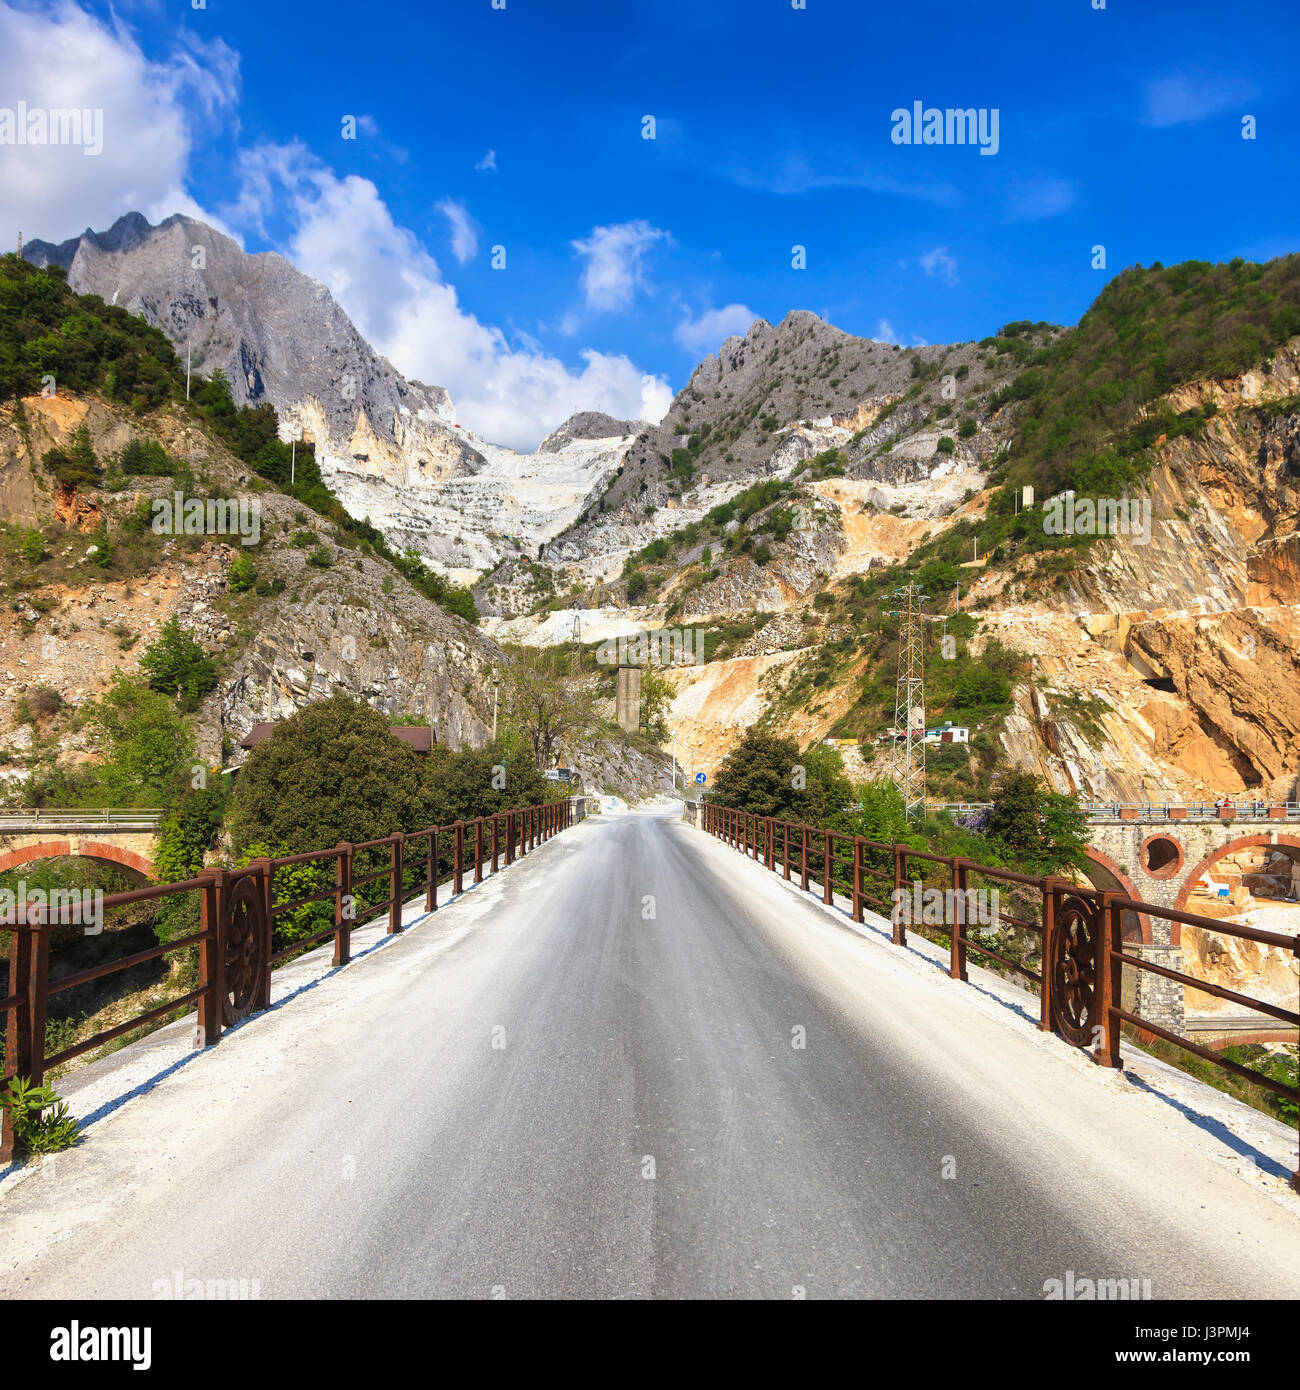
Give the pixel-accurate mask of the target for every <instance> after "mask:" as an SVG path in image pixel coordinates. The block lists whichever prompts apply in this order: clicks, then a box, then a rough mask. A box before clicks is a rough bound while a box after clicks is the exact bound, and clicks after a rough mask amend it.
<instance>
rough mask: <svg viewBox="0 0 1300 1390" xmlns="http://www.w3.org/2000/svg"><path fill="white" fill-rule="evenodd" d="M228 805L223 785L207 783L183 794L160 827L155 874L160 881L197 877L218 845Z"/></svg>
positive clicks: (155, 852)
mask: <svg viewBox="0 0 1300 1390" xmlns="http://www.w3.org/2000/svg"><path fill="white" fill-rule="evenodd" d="M225 807H226V789H225V787H224V786H222V785H218V786H215V787H204V788H200V789H198V790H195V791H192V792H191V793H189V794H188V795H186V796H183V797H182V798H181V800H180V801H178V802H177V803H176V804H175V805H174V806H173V807H172V808H171V810H170V811H169V812H168V814H167V816H166V817H165V818H164V820H163V822H162V824H161V825H160V826H159V827H158V847H157V849H156V850H155V851H154V857H153V863H154V871H155V873H154V876H155V877H156V878H157V880H158V882H159V883H179V882H181V881H183V880H184V879H187V878H193V877H194V876H195V875H196V874H197V873H198V872H199V871H200V870H201V869H202V868H203V860H204V856H205V855H206V854H207V852H208V850H210V849H212V848H214V847H215V845H216V840H217V835H218V833H219V832H220V830H221V818H222V815H223V814H224V812H225Z"/></svg>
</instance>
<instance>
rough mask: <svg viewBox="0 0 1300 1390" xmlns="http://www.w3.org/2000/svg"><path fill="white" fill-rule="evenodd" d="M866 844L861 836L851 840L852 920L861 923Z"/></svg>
mask: <svg viewBox="0 0 1300 1390" xmlns="http://www.w3.org/2000/svg"><path fill="white" fill-rule="evenodd" d="M866 853H867V842H866V839H865V838H864V837H863V836H862V835H858V836H855V837H854V840H853V920H854V921H855V922H860V921H862V870H863V868H864V867H865V865H866Z"/></svg>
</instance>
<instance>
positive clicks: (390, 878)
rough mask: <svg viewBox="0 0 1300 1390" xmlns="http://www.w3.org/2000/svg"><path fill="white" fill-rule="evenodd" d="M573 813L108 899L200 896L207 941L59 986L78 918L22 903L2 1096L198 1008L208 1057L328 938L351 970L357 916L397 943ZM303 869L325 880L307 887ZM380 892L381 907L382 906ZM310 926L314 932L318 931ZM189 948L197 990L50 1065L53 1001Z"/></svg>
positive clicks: (3, 1008) (481, 823)
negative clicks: (287, 926)
mask: <svg viewBox="0 0 1300 1390" xmlns="http://www.w3.org/2000/svg"><path fill="white" fill-rule="evenodd" d="M576 810H577V808H575V806H574V805H573V803H572V801H569V800H564V801H548V802H544V803H542V804H541V805H537V806H525V807H521V808H520V809H518V810H511V811H502V812H498V813H497V814H496V815H492V816H478V817H476V818H475V819H474V820H468V821H454V822H453V823H452V824H450V825H432V826H429V827H428V829H426V830H416V831H411V832H402V831H397V832H396V833H394V834H392V835H388V836H385V837H383V838H381V839H378V840H370V841H367V842H365V843H363V844H339V845H335V846H334V847H333V848H332V849H320V850H312V851H310V852H308V853H306V854H291V855H286V856H283V857H281V858H278V859H257V860H254V861H253V862H252V863H251V864H247V865H245V866H244V867H242V868H239V869H209V870H207V871H205V872H204V873H202V874H200V875H199V876H198V877H197V878H191V879H186V880H184V881H183V882H180V883H160V884H155V885H153V886H151V887H148V888H137V889H133V890H132V891H130V892H127V893H112V894H107V895H105V896H104V898H103V901H102V904H101V910H107V909H109V908H114V907H124V906H127V905H129V904H131V903H139V902H146V901H150V900H154V899H163V898H173V897H177V896H180V895H183V894H187V893H194V894H197V896H198V899H199V930H198V931H197V932H195V933H193V934H191V935H189V936H185V937H182V938H181V939H180V940H177V941H166V942H162V943H161V944H159V945H157V946H153V947H151V948H149V949H148V950H144V951H137V952H136V953H135V954H134V955H130V956H124V957H122V958H120V959H118V960H111V961H106V962H104V963H103V964H100V965H96V966H94V967H92V968H91V969H89V970H82V971H80V972H78V973H76V974H73V975H66V976H63V977H62V978H59V979H55V980H51V979H50V930H49V929H50V928H51V927H52V926H59V925H68V924H70V923H73V922H76V921H77V920H78V918H77V917H76V916H69V915H68V914H69V913H70V912H75V911H76V909H75V908H73V909H65V908H61V907H58V906H52V905H51V904H50V902H49V900H48V899H47V900H46V902H45V903H41V904H40V905H37V903H36V901H35V900H33V901H31V902H26V903H22V904H19V905H18V906H17V907H16V908H15V909H14V911H13V913H12V914H9V915H6V916H5V917H0V929H3V930H5V931H8V932H9V933H10V938H9V982H8V989H9V994H8V995H7V996H6V997H4V998H0V1013H2V1014H4V1015H5V1030H6V1031H5V1037H6V1048H5V1064H4V1072H3V1077H0V1082H2V1083H3V1084H2V1085H0V1089H4V1087H7V1085H8V1082H9V1080H10V1078H11V1077H14V1076H24V1077H30V1079H31V1081H32V1082H33V1084H35V1085H39V1084H40V1082H41V1081H42V1079H43V1078H44V1075H45V1072H46V1070H47V1068H49V1067H53V1066H57V1065H58V1064H59V1063H61V1062H67V1061H71V1060H72V1059H73V1058H74V1057H78V1056H80V1055H81V1054H82V1053H83V1052H89V1051H91V1050H93V1049H94V1048H96V1047H100V1046H102V1045H103V1044H104V1043H106V1042H110V1041H112V1040H113V1039H114V1038H117V1037H120V1036H121V1035H122V1034H123V1033H127V1032H129V1031H130V1030H132V1029H134V1028H139V1027H141V1026H142V1025H144V1024H148V1023H153V1022H159V1023H161V1022H164V1021H165V1020H166V1019H167V1017H168V1016H169V1015H171V1014H174V1013H176V1011H177V1010H179V1009H184V1008H186V1007H187V1006H189V1005H190V1004H197V1005H198V1027H199V1035H200V1039H201V1042H202V1045H203V1046H210V1045H212V1044H213V1043H215V1042H217V1040H218V1039H219V1038H220V1036H221V1030H222V1028H223V1027H224V1028H229V1027H230V1026H231V1025H232V1024H235V1023H238V1022H239V1021H240V1020H241V1019H243V1018H245V1017H247V1016H248V1015H249V1014H251V1013H255V1012H257V1011H258V1010H261V1009H265V1008H268V1007H269V1006H270V1002H271V969H272V967H273V966H275V965H277V964H279V963H280V962H281V961H284V960H286V959H288V957H290V956H294V955H297V954H298V953H299V952H300V951H302V950H303V949H304V948H306V947H308V946H314V945H316V944H317V943H319V942H322V941H324V940H325V939H326V938H329V937H332V938H333V941H334V957H333V964H334V965H335V966H341V965H346V964H347V963H348V961H349V960H350V959H351V934H352V930H353V927H354V925H355V923H356V920H357V917H358V912H359V911H360V912H362V913H365V914H367V915H369V914H376V915H378V914H381V913H386V914H387V917H388V927H387V930H388V933H389V934H390V935H392V934H395V933H397V932H400V931H401V930H402V929H403V928H402V906H403V903H405V902H406V901H407V899H408V898H410V897H413V896H415V895H416V894H417V893H418V892H419V891H420V890H421V889H423V890H424V895H425V903H424V905H425V911H426V912H436V911H437V910H438V889H439V886H440V884H441V883H443V882H445V880H444V879H443V877H442V875H443V874H444V873H445V872H449V873H450V884H451V890H452V894H453V895H455V894H458V893H460V892H461V891H462V890H463V888H464V883H465V875H466V874H467V873H470V872H472V873H473V875H474V882H475V883H481V882H482V880H483V878H484V871H485V868H487V866H489V865H490V866H491V867H490V872H491V873H494V874H495V873H497V872H498V871H499V867H505V866H507V865H509V864H512V863H513V862H514V860H515V859H516V858H518V857H520V856H522V855H524V854H527V853H528V852H529V851H530V850H532V849H534V848H536V847H537V846H538V845H540V844H541V843H542V842H543V841H544V840H548V839H550V838H551V836H553V835H556V834H558V833H559V832H560V831H562V830H565V829H567V828H568V827H569V826H571V825H573V824H574V823H575V819H574V818H575V814H576ZM302 866H310V867H311V869H312V870H319V871H320V872H310V873H308V874H307V875H305V876H302V875H301V867H302ZM376 866H378V867H376ZM291 868H295V869H299V870H300V875H299V877H297V878H296V879H295V880H294V887H293V889H292V890H290V889H288V888H285V887H283V886H281V887H280V888H277V884H276V874H277V872H278V871H281V870H287V869H291ZM331 880H332V881H331ZM283 883H284V880H283V879H282V880H281V885H283ZM322 884H323V885H324V886H323V887H320V885H322ZM370 885H375V886H374V887H373V888H371V886H370ZM304 886H305V887H308V888H313V887H319V891H316V892H309V893H305V894H303V895H302V896H300V897H294V896H290V893H291V892H301V890H302V888H303V887H304ZM358 890H367V891H362V892H361V893H358ZM377 893H382V894H383V896H382V897H376V896H375V894H377ZM316 903H319V904H321V905H322V906H321V908H320V909H319V910H320V913H321V916H323V917H324V916H328V917H332V919H333V920H332V921H330V922H329V923H328V925H326V926H324V927H322V928H320V929H319V930H316V931H312V932H310V933H309V934H307V935H301V936H300V935H297V933H296V932H294V933H293V934H291V935H288V939H287V940H284V941H283V945H282V946H281V949H279V950H276V949H275V947H276V944H277V942H276V925H277V922H276V919H277V918H283V917H284V916H285V914H287V913H291V912H294V911H295V910H296V909H299V908H302V907H305V906H307V905H309V904H316ZM326 904H328V905H329V906H328V907H327V906H326ZM331 909H332V910H331ZM363 920H365V919H364V918H363ZM308 925H309V926H310V925H313V923H311V922H310V921H309V922H308ZM282 939H283V937H282ZM190 947H195V948H198V966H199V970H198V986H197V988H195V989H192V990H190V991H188V992H187V993H185V994H182V995H180V996H179V997H177V998H175V999H170V1000H168V1001H167V1002H166V1003H164V1004H159V1005H157V1006H156V1007H154V1008H151V1009H147V1010H146V1011H145V1012H144V1013H141V1014H137V1015H135V1016H134V1017H132V1018H129V1019H127V1020H126V1021H125V1022H123V1023H119V1024H117V1025H116V1026H115V1027H112V1028H106V1029H103V1030H102V1031H100V1032H98V1033H96V1034H94V1035H93V1036H92V1037H89V1038H85V1039H83V1040H82V1041H81V1042H79V1043H76V1044H74V1045H73V1046H71V1047H66V1048H64V1049H63V1050H62V1051H60V1052H57V1053H55V1054H54V1055H53V1056H47V1055H46V1034H45V1020H46V1012H47V1008H48V1004H49V998H50V996H51V995H52V994H58V993H60V992H62V991H63V990H67V989H73V988H74V987H76V986H78V985H83V984H88V983H90V982H91V981H92V980H97V979H100V978H102V977H104V976H107V975H113V974H117V973H119V972H121V971H123V970H129V969H130V968H131V967H132V966H135V965H141V964H143V963H144V962H146V961H150V960H156V959H161V958H162V957H164V956H166V955H169V954H171V953H172V952H174V951H179V950H183V949H186V948H190ZM0 1110H3V1121H2V1123H0V1162H3V1161H4V1160H6V1159H8V1158H9V1157H10V1156H11V1155H12V1153H13V1130H12V1127H11V1124H10V1118H9V1112H8V1109H7V1108H4V1107H0Z"/></svg>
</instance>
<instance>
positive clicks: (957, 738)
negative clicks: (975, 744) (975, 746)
mask: <svg viewBox="0 0 1300 1390" xmlns="http://www.w3.org/2000/svg"><path fill="white" fill-rule="evenodd" d="M925 741H926V742H927V743H969V742H970V730H969V729H967V728H965V727H963V726H962V725H960V724H954V723H953V722H952V720H948V721H947V723H944V724H940V725H939V727H938V728H937V729H927V730H926V731H925Z"/></svg>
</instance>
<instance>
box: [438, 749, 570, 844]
mask: <svg viewBox="0 0 1300 1390" xmlns="http://www.w3.org/2000/svg"><path fill="white" fill-rule="evenodd" d="M550 791H551V785H550V783H548V782H547V781H546V779H545V778H544V777H543V776H542V774H541V772H540V771H538V768H537V765H536V763H535V762H534V761H533V758H532V750H531V748H530V747H529V746H528V745H527V744H526V743H525V742H524V741H523V740H522V739H519V738H513V739H512V738H509V737H507V738H502V739H499V740H498V741H497V742H496V743H495V744H490V745H489V746H488V747H486V748H462V749H461V750H460V751H459V752H455V753H453V752H452V751H451V750H450V749H449V748H446V747H443V746H441V745H440V746H438V747H436V748H434V749H433V750H432V751H431V753H430V756H429V758H428V761H427V763H426V765H425V768H424V795H425V798H426V806H427V808H428V809H427V815H428V823H429V824H430V825H433V824H437V825H450V824H451V823H452V822H453V821H457V820H472V819H473V818H474V817H476V816H491V815H496V814H497V813H499V812H501V811H508V810H512V809H515V808H517V807H520V806H537V805H540V804H541V803H542V802H543V801H545V800H546V799H547V796H548V794H549V793H550Z"/></svg>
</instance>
